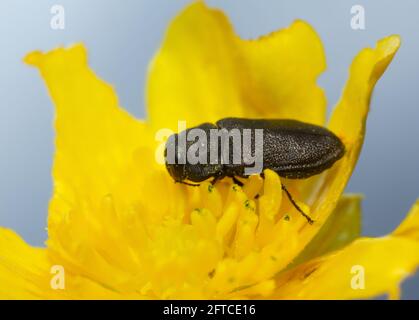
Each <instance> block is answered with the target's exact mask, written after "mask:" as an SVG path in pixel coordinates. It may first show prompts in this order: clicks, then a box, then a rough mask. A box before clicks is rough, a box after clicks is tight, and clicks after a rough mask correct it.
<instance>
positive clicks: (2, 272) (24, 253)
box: [0, 228, 51, 299]
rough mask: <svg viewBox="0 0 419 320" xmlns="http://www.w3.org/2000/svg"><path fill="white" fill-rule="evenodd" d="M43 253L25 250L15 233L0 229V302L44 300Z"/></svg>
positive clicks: (45, 267)
mask: <svg viewBox="0 0 419 320" xmlns="http://www.w3.org/2000/svg"><path fill="white" fill-rule="evenodd" d="M50 267H51V266H50V265H49V263H48V259H47V253H46V249H40V248H32V247H30V246H28V245H27V244H26V243H25V242H24V241H23V240H22V239H21V238H20V237H19V236H18V235H17V234H16V233H14V232H13V231H11V230H8V229H4V228H0V298H1V299H41V298H46V297H47V296H48V295H47V291H48V285H49V283H50V279H49V276H50V273H49V270H50Z"/></svg>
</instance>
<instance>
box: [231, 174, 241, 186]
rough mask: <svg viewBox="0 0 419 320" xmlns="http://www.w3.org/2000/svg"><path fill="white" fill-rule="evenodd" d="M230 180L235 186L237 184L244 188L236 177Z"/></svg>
mask: <svg viewBox="0 0 419 320" xmlns="http://www.w3.org/2000/svg"><path fill="white" fill-rule="evenodd" d="M231 179H233V182H234V183H235V184H237V185H238V186H239V187H243V186H244V183H243V182H241V181H240V180H239V179H237V178H236V177H234V176H233V177H231Z"/></svg>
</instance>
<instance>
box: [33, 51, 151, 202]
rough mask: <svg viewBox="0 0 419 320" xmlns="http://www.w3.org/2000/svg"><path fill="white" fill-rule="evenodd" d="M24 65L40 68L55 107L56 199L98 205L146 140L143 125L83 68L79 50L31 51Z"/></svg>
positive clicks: (84, 61) (83, 58)
mask: <svg viewBox="0 0 419 320" xmlns="http://www.w3.org/2000/svg"><path fill="white" fill-rule="evenodd" d="M25 62H27V63H28V64H31V65H34V66H36V67H37V68H38V69H39V71H40V73H41V75H42V77H43V79H44V81H45V82H46V85H47V87H48V91H49V94H50V96H51V98H52V100H53V103H54V105H55V107H56V120H55V129H56V141H55V144H56V154H55V161H54V169H53V176H54V182H55V196H57V194H58V195H59V196H62V197H64V198H65V199H66V200H67V201H71V200H73V198H72V196H76V195H77V198H79V199H82V198H83V197H89V198H90V200H96V201H97V200H98V199H100V198H101V197H102V196H103V195H105V194H106V193H107V192H109V188H110V186H111V185H112V184H113V183H114V182H115V181H116V180H117V179H118V175H119V174H120V172H121V170H122V168H124V167H125V166H126V164H127V163H128V162H129V161H130V160H131V158H132V154H133V151H134V150H135V149H136V148H137V147H138V146H139V145H141V144H142V142H141V141H144V140H145V137H146V136H145V130H144V125H143V124H142V123H141V122H139V121H138V120H136V119H134V118H133V117H131V116H130V115H129V114H128V113H127V112H125V111H124V110H123V109H121V108H120V107H119V106H118V99H117V96H116V95H115V92H114V90H113V88H112V87H111V86H110V85H108V84H106V83H105V82H103V81H102V80H101V79H99V78H98V77H97V76H96V75H95V74H94V72H93V71H92V70H91V69H90V68H89V67H88V65H87V53H86V49H85V48H84V46H83V45H81V44H78V45H75V46H73V47H71V48H69V49H64V48H59V49H56V50H53V51H50V52H48V53H41V52H38V51H36V52H32V53H30V54H29V55H27V56H26V58H25Z"/></svg>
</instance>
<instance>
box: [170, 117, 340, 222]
mask: <svg viewBox="0 0 419 320" xmlns="http://www.w3.org/2000/svg"><path fill="white" fill-rule="evenodd" d="M192 129H201V130H202V131H203V132H205V133H206V134H207V137H208V140H207V141H204V143H203V144H206V145H207V146H209V143H210V142H209V137H210V131H211V129H226V130H227V131H232V130H233V129H238V130H239V132H240V133H241V135H242V136H243V132H244V131H243V130H244V129H251V130H253V131H254V130H255V129H263V164H262V166H263V169H271V170H273V171H275V172H276V173H277V174H278V175H279V176H281V177H284V178H289V179H304V178H308V177H310V176H312V175H315V174H318V173H321V172H322V171H324V170H326V169H328V168H330V167H331V166H332V165H333V164H334V163H335V162H336V161H337V160H339V159H340V158H341V157H342V156H343V155H344V153H345V146H344V144H343V143H342V142H341V140H340V139H339V138H338V137H337V136H336V135H335V134H334V133H333V132H331V131H329V130H327V129H326V128H324V127H321V126H317V125H313V124H308V123H304V122H300V121H296V120H286V119H241V118H225V119H221V120H219V121H217V122H216V123H215V124H211V123H204V124H201V125H199V126H197V127H194V128H190V129H187V130H186V131H183V132H181V133H179V134H174V135H172V136H171V137H169V139H168V141H167V143H166V150H165V157H166V168H167V170H168V171H169V173H170V175H171V176H172V178H173V179H174V180H175V181H176V182H181V183H186V184H190V183H188V181H190V182H195V183H197V182H198V183H199V182H202V181H205V180H207V179H209V178H213V183H215V182H216V181H217V180H220V179H222V178H224V177H231V178H233V179H234V181H235V182H236V183H239V184H240V182H239V181H238V180H237V179H236V177H242V178H246V177H247V176H248V175H247V174H246V172H245V169H246V168H247V167H249V166H250V165H249V164H247V163H245V162H243V161H241V162H240V163H225V162H224V163H223V161H222V159H219V161H217V162H216V163H214V162H210V158H209V155H208V156H207V157H206V160H208V161H206V162H205V163H204V164H201V163H197V164H190V163H188V161H186V163H185V162H183V163H182V161H179V159H180V158H179V157H180V154H181V151H183V152H185V151H187V150H188V148H190V147H191V146H192V145H193V144H194V143H195V142H196V141H186V145H185V147H186V150H180V147H179V140H180V137H181V136H182V135H183V136H187V135H188V133H189V131H190V130H192ZM236 132H237V130H236ZM251 141H252V144H251V145H252V146H254V145H255V134H254V133H253V134H252V136H251ZM229 143H230V146H231V147H230V149H229V153H230V155H232V150H233V149H234V147H233V141H232V138H231V139H230V140H229ZM169 147H174V150H176V151H175V159H174V160H175V161H174V162H173V161H172V162H170V163H168V161H167V150H168V148H169ZM255 152H256V149H255V148H254V147H253V148H252V149H251V153H252V155H254V154H255ZM218 155H219V157H221V149H220V150H219V153H218ZM230 159H231V157H230ZM283 189H284V191H285V192H286V194H287V195H288V197H289V198H290V200H291V202H292V203H293V204H294V206H295V207H296V208H297V209H298V210H299V211H300V212H301V213H302V214H303V215H304V216H305V217H306V218H307V219H308V221H309V222H312V220H311V219H310V218H309V217H308V216H307V215H306V214H305V213H304V212H302V210H301V209H300V208H299V207H298V206H297V205H296V203H295V202H294V200H293V199H292V197H291V195H290V194H289V192H288V190H286V188H285V187H283Z"/></svg>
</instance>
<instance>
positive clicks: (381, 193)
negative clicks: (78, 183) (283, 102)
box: [0, 0, 419, 299]
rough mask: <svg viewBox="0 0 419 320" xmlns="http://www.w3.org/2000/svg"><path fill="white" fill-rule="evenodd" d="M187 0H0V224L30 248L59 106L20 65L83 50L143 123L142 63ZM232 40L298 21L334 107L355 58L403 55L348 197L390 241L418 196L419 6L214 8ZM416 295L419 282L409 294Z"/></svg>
mask: <svg viewBox="0 0 419 320" xmlns="http://www.w3.org/2000/svg"><path fill="white" fill-rule="evenodd" d="M187 3H189V1H183V0H153V1H152V0H148V1H145V0H124V1H119V0H106V1H102V0H89V1H83V0H61V1H58V0H54V1H50V0H37V1H32V0H1V1H0V42H1V45H0V48H1V49H0V152H1V156H0V225H1V226H5V227H8V228H12V229H14V230H16V231H17V232H18V233H19V234H20V235H21V236H22V237H23V238H24V239H25V240H26V241H27V242H29V243H30V244H32V245H37V246H42V245H43V242H44V241H45V240H46V230H45V226H46V217H47V206H48V201H49V198H50V196H51V190H52V181H51V174H50V172H51V165H52V158H53V151H54V147H53V137H54V133H53V129H52V122H53V106H52V104H51V101H50V99H49V97H48V95H47V92H46V89H45V86H44V84H43V82H42V81H41V78H40V77H39V75H38V72H37V71H36V70H35V69H33V68H29V67H27V66H25V65H24V64H23V63H22V62H21V59H22V57H23V56H24V55H25V54H26V53H27V52H29V51H32V50H34V49H41V50H50V49H52V48H54V47H57V46H59V45H66V46H67V45H69V44H71V43H74V42H80V41H82V42H84V43H85V44H86V45H87V47H88V50H89V60H90V65H91V67H92V68H93V69H94V70H95V72H96V73H97V74H98V75H99V76H100V77H102V78H103V79H104V80H105V81H107V82H109V83H111V84H112V85H114V86H115V88H116V90H117V92H118V95H119V99H120V103H121V105H122V106H124V107H125V108H126V109H127V110H128V111H129V112H131V113H132V114H134V115H135V116H137V117H143V116H144V114H145V112H144V85H145V79H146V73H147V66H148V63H149V61H150V59H151V58H152V56H153V54H154V52H155V51H156V49H157V48H158V46H159V44H160V42H161V40H162V37H163V34H164V30H165V28H166V26H167V24H168V22H169V21H170V19H171V18H172V17H173V16H174V15H176V14H177V13H178V12H179V10H181V9H182V8H183V7H184V6H185V5H186V4H187ZM207 3H208V4H209V5H210V6H215V7H219V8H222V9H223V10H224V11H225V12H226V14H227V15H228V16H229V17H230V19H231V21H232V23H233V25H234V27H235V29H236V32H237V33H238V34H239V35H240V36H241V37H244V38H254V37H257V36H259V35H262V34H265V33H269V32H271V31H273V30H276V29H278V28H282V27H285V26H287V25H289V24H290V23H291V22H292V21H293V20H294V19H296V18H301V19H304V20H306V21H308V22H309V23H311V24H312V25H313V26H314V28H315V29H316V30H317V32H318V34H319V35H320V37H321V38H322V40H323V43H324V46H325V49H326V55H327V62H328V69H327V71H326V72H325V74H324V75H322V77H321V78H320V85H321V86H323V87H324V88H325V90H326V94H327V97H328V106H329V110H330V109H331V108H332V107H333V105H334V104H335V103H336V101H337V100H338V98H339V96H340V93H341V90H342V88H343V85H344V83H345V80H346V77H347V71H348V67H349V65H350V63H351V60H352V58H353V57H354V56H355V55H356V54H357V52H358V51H359V50H361V49H362V48H364V47H367V46H374V45H375V42H376V41H377V40H378V39H380V38H382V37H384V36H386V35H389V34H394V33H396V34H400V35H401V36H402V41H403V42H402V46H401V49H400V50H399V52H398V54H397V55H396V57H395V59H394V61H393V63H392V64H391V65H390V67H389V69H388V70H387V72H386V73H385V75H384V77H383V78H382V79H381V80H380V81H379V83H378V85H377V86H376V90H375V94H374V97H373V100H372V106H371V113H370V116H369V120H368V126H367V136H366V140H365V144H364V149H363V152H362V153H361V158H360V160H359V162H358V166H357V168H356V170H355V172H354V175H353V176H352V179H351V181H350V183H349V185H348V187H347V191H348V192H357V193H358V192H360V193H363V194H364V195H365V200H364V202H363V215H364V217H363V234H365V235H371V236H379V235H384V234H386V233H388V232H390V231H392V229H393V228H394V227H395V226H397V225H398V223H399V222H400V221H401V220H402V219H403V217H404V216H405V215H406V213H407V212H408V210H409V208H410V207H411V206H412V204H413V203H414V202H415V200H416V198H418V197H419V171H418V165H419V141H418V139H419V90H418V89H419V88H418V84H419V63H418V57H419V1H417V0H401V1H397V2H396V1H391V0H381V1H376V0H356V1H355V0H352V1H351V0H340V1H335V0H317V1H310V0H305V1H303V0H264V1H256V0H240V1H237V0H236V1H232V0H229V1H227V0H210V1H207ZM54 5H62V6H63V7H64V9H65V29H64V30H54V29H52V28H51V26H50V20H51V17H52V16H53V15H52V14H51V12H50V10H51V7H52V6H54ZM354 5H362V6H363V8H364V9H365V18H366V19H365V30H353V29H352V28H351V24H350V22H351V17H352V16H353V15H352V14H351V8H352V7H353V6H354ZM403 289H404V295H403V297H404V298H410V299H418V298H419V276H415V277H414V278H412V279H409V280H408V281H406V283H405V284H404V285H403Z"/></svg>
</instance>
